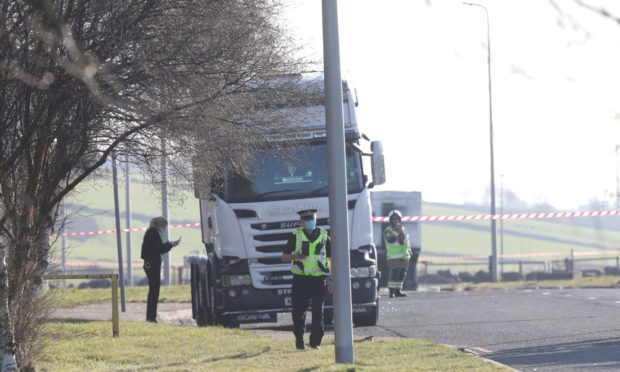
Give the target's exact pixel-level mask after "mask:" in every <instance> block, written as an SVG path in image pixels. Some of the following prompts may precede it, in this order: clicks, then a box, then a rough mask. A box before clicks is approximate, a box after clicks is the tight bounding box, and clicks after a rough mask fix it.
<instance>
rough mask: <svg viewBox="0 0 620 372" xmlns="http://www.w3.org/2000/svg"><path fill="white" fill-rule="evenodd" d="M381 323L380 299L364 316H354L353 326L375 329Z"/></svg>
mask: <svg viewBox="0 0 620 372" xmlns="http://www.w3.org/2000/svg"><path fill="white" fill-rule="evenodd" d="M378 321H379V299H378V298H377V301H376V303H375V306H373V307H372V308H370V311H368V312H366V313H363V314H353V324H354V325H355V326H356V327H373V326H376V325H377V322H378Z"/></svg>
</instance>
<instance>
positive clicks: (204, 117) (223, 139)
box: [0, 0, 302, 370]
mask: <svg viewBox="0 0 620 372" xmlns="http://www.w3.org/2000/svg"><path fill="white" fill-rule="evenodd" d="M279 9H280V4H279V3H278V1H277V0H226V1H223V0H107V1H102V0H0V50H1V52H0V130H1V131H2V133H3V135H2V138H1V139H0V213H1V214H0V301H1V302H0V330H2V331H0V353H2V355H3V356H2V361H3V364H4V365H3V369H2V370H5V369H6V370H11V369H15V368H16V367H17V366H19V367H20V368H24V367H28V366H30V365H31V363H32V362H33V357H34V353H33V352H32V350H33V349H32V342H33V340H34V339H35V338H36V334H33V332H34V331H35V330H36V327H35V324H36V314H35V311H34V310H35V309H36V306H37V298H38V289H39V287H40V284H41V282H42V278H43V274H44V273H45V270H46V269H47V266H48V259H49V250H50V244H49V237H50V234H51V233H52V232H53V229H54V225H55V220H56V219H57V217H58V211H59V205H60V202H61V201H62V200H63V198H64V197H65V196H66V195H67V194H68V193H70V192H71V191H72V190H73V189H74V188H75V187H76V186H77V185H78V184H79V183H80V182H82V181H83V180H84V179H85V178H86V177H88V176H89V175H90V174H92V173H93V172H95V171H96V170H97V169H98V168H99V167H101V166H102V165H104V164H105V163H106V161H107V158H108V157H109V156H110V155H111V154H112V152H114V151H117V150H119V149H120V148H122V149H123V151H125V152H127V153H130V154H133V155H134V157H136V158H141V159H143V160H145V164H148V163H149V159H153V158H154V157H155V156H157V155H159V142H160V141H161V138H165V139H166V140H168V141H169V142H170V148H171V149H173V151H172V152H173V155H174V154H178V155H188V154H189V155H191V154H196V153H198V152H199V151H197V150H196V149H195V148H196V146H203V145H205V144H206V145H208V147H207V151H200V152H202V153H208V154H209V157H210V159H209V161H210V162H213V163H215V164H217V163H218V161H221V160H223V159H225V160H226V161H228V162H233V163H241V161H242V160H243V159H244V158H245V157H246V156H247V153H248V151H251V150H252V145H251V144H252V141H248V139H249V138H251V136H258V135H260V133H264V129H265V126H269V125H270V124H271V125H272V124H273V123H270V122H269V121H263V122H260V121H252V120H245V118H247V116H248V112H245V110H247V109H251V108H252V107H253V105H255V103H256V102H257V101H256V97H260V96H264V94H266V93H269V92H274V94H275V93H276V92H277V91H278V90H279V89H280V88H281V87H275V88H274V87H273V86H271V85H269V84H260V83H257V82H260V81H268V80H269V79H266V77H270V76H274V75H280V74H283V73H287V72H290V71H295V70H297V69H298V68H300V67H301V66H302V65H301V64H300V63H299V62H298V61H297V60H295V59H294V58H293V54H292V53H293V50H292V49H291V47H290V46H289V44H288V43H287V42H286V40H285V39H283V38H282V36H281V35H283V32H282V30H281V29H280V27H279V26H278V23H277V16H278V11H279ZM252 97H254V98H252ZM249 102H253V103H249ZM196 138H199V139H200V140H196ZM216 170H217V166H215V167H209V168H208V171H216ZM5 262H6V265H5V264H4V263H5ZM7 283H8V284H7ZM25 314H29V315H32V316H25ZM13 331H15V332H13ZM15 358H16V360H17V364H14V363H13V362H12V360H15ZM5 361H8V362H6V363H5Z"/></svg>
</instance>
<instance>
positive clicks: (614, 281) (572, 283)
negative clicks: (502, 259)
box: [453, 276, 620, 291]
mask: <svg viewBox="0 0 620 372" xmlns="http://www.w3.org/2000/svg"><path fill="white" fill-rule="evenodd" d="M546 287H561V288H586V287H610V288H616V287H620V279H619V278H618V277H617V276H599V277H591V278H575V279H571V280H539V281H534V280H529V281H517V282H499V283H476V284H472V283H459V284H455V285H454V286H453V289H454V290H456V291H459V290H470V291H484V290H488V289H532V288H546Z"/></svg>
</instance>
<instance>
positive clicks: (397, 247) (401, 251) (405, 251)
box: [383, 225, 411, 260]
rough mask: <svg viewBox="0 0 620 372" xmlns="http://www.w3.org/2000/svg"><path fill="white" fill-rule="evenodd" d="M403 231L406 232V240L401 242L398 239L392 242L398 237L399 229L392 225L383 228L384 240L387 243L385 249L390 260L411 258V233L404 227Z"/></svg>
mask: <svg viewBox="0 0 620 372" xmlns="http://www.w3.org/2000/svg"><path fill="white" fill-rule="evenodd" d="M403 233H404V234H405V241H404V242H403V243H402V244H401V243H400V242H399V241H398V239H397V240H396V241H395V242H394V243H390V240H393V239H394V238H398V235H399V234H398V231H397V230H396V229H395V228H393V227H392V226H391V225H390V226H388V227H387V228H386V229H385V230H383V241H384V243H385V250H386V255H387V258H388V260H396V259H403V260H408V259H409V258H411V253H410V251H409V234H407V230H405V228H404V227H403Z"/></svg>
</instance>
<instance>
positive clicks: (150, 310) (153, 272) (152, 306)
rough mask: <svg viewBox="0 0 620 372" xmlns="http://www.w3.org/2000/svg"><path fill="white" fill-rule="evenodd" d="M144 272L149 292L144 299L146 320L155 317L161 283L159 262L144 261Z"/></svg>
mask: <svg viewBox="0 0 620 372" xmlns="http://www.w3.org/2000/svg"><path fill="white" fill-rule="evenodd" d="M144 272H145V273H146V278H147V279H148V281H149V294H148V296H147V301H146V320H155V319H156V318H157V302H158V301H159V287H160V285H161V262H160V263H159V265H157V264H155V265H153V264H150V263H149V262H148V261H145V262H144Z"/></svg>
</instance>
